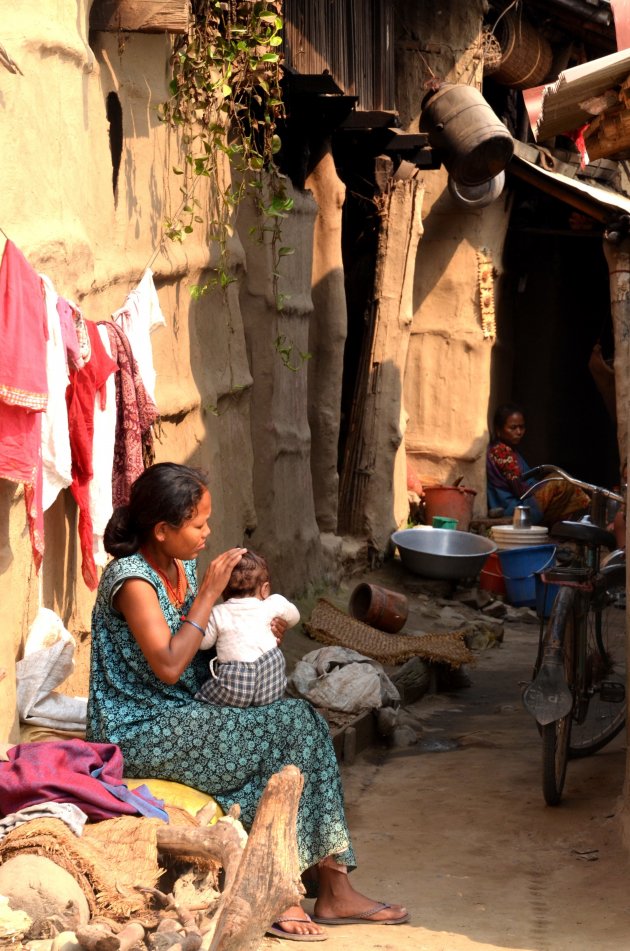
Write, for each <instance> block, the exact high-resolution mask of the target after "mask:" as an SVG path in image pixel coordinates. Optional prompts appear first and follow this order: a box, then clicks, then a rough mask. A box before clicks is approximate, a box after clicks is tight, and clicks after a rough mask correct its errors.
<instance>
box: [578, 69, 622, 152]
mask: <svg viewBox="0 0 630 951" xmlns="http://www.w3.org/2000/svg"><path fill="white" fill-rule="evenodd" d="M617 98H618V101H617V102H616V103H615V104H614V105H613V106H610V107H609V108H607V109H605V110H604V111H603V112H601V113H600V114H599V115H598V116H596V117H595V118H594V119H593V121H592V122H591V123H590V124H589V126H588V128H587V129H586V131H585V133H584V141H585V143H586V149H587V151H588V156H589V159H598V158H612V159H616V160H620V159H627V158H630V76H628V77H627V78H626V79H624V81H623V82H622V83H621V86H620V87H619V90H618V93H617Z"/></svg>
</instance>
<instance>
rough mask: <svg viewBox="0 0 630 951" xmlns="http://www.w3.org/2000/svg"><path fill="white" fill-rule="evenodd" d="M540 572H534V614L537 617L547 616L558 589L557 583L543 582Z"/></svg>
mask: <svg viewBox="0 0 630 951" xmlns="http://www.w3.org/2000/svg"><path fill="white" fill-rule="evenodd" d="M541 574H542V572H540V571H537V572H536V573H535V582H534V584H535V587H536V614H537V615H538V617H544V618H547V617H549V616H550V615H551V609H552V608H553V602H554V601H555V600H556V595H557V593H558V591H559V590H560V585H559V584H545V582H544V581H543V580H542V577H541Z"/></svg>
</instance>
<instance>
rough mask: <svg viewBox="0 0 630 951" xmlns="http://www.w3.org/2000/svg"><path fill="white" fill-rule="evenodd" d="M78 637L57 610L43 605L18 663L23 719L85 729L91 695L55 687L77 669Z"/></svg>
mask: <svg viewBox="0 0 630 951" xmlns="http://www.w3.org/2000/svg"><path fill="white" fill-rule="evenodd" d="M74 649H75V640H74V638H73V636H72V634H71V633H70V631H67V630H66V628H65V627H64V625H63V622H62V620H61V618H59V617H58V616H57V615H56V614H55V612H54V611H50V610H49V609H48V608H40V609H39V611H38V612H37V615H36V617H35V620H34V621H33V623H32V625H31V628H30V630H29V633H28V637H27V640H26V645H25V648H24V658H23V659H22V660H20V661H18V663H17V664H16V678H17V706H18V712H19V715H20V721H21V722H22V723H34V724H37V725H39V726H50V727H55V728H56V729H58V730H83V729H85V724H86V713H87V698H86V697H68V696H66V695H65V694H62V693H59V692H58V691H57V690H55V689H54V688H55V687H58V686H59V684H61V683H63V681H64V680H65V679H66V677H68V676H69V674H71V673H72V671H73V670H74Z"/></svg>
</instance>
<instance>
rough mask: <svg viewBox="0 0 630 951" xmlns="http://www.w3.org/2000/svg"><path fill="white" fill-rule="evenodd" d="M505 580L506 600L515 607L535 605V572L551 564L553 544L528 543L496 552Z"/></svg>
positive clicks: (553, 556)
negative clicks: (521, 546) (525, 545)
mask: <svg viewBox="0 0 630 951" xmlns="http://www.w3.org/2000/svg"><path fill="white" fill-rule="evenodd" d="M497 554H498V556H499V561H500V562H501V570H502V572H503V578H504V580H505V590H506V592H507V597H508V601H509V602H510V604H513V605H514V606H515V607H528V608H533V607H535V605H536V572H538V571H544V570H545V568H548V567H549V566H550V565H551V564H553V560H554V558H555V556H556V546H555V545H528V546H527V547H526V548H504V549H502V550H499V551H498V552H497Z"/></svg>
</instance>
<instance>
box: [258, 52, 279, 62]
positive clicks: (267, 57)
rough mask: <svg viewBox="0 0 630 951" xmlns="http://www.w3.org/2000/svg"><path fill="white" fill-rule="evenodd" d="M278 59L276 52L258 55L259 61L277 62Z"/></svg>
mask: <svg viewBox="0 0 630 951" xmlns="http://www.w3.org/2000/svg"><path fill="white" fill-rule="evenodd" d="M279 60H280V56H279V55H278V53H263V55H262V56H261V57H260V61H261V63H277V62H279Z"/></svg>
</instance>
